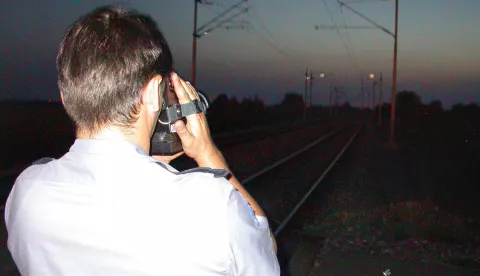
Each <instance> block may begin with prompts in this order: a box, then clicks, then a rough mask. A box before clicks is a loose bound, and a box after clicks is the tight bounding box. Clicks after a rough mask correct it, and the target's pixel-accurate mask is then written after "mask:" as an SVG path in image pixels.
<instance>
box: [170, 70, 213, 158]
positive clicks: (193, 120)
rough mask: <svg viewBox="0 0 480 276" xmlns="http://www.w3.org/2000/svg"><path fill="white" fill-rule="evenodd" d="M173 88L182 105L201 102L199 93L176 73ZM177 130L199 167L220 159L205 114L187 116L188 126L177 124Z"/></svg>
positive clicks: (182, 123)
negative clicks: (193, 101) (196, 101)
mask: <svg viewBox="0 0 480 276" xmlns="http://www.w3.org/2000/svg"><path fill="white" fill-rule="evenodd" d="M171 78H172V84H173V88H174V89H175V92H176V94H177V97H178V102H179V103H180V104H186V103H189V102H190V101H192V100H195V99H197V100H200V97H199V96H198V93H197V91H195V88H193V86H192V85H191V84H190V83H189V82H186V81H184V80H182V79H181V78H180V77H179V76H178V75H177V74H176V73H172V76H171ZM175 130H176V131H177V134H178V136H179V137H180V140H182V146H183V150H184V151H185V154H186V155H188V156H189V157H190V158H192V159H194V160H195V161H196V162H197V164H199V166H202V164H206V163H208V162H206V161H208V160H209V159H210V158H212V157H213V158H218V157H219V156H221V154H220V152H219V151H218V149H217V148H216V146H215V145H214V144H213V141H212V138H211V136H210V129H209V128H208V124H207V118H206V117H205V114H203V113H198V114H192V115H189V116H187V124H186V125H185V123H184V122H183V121H182V120H178V121H176V122H175Z"/></svg>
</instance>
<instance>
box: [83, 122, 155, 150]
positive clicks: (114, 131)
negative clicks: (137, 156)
mask: <svg viewBox="0 0 480 276" xmlns="http://www.w3.org/2000/svg"><path fill="white" fill-rule="evenodd" d="M143 136H145V135H143ZM77 139H94V140H112V141H128V142H131V143H134V144H136V145H139V146H140V147H142V148H143V149H144V150H145V152H149V151H150V140H148V138H145V137H142V135H141V134H140V133H138V131H137V130H136V129H134V128H132V129H130V130H129V131H128V132H127V131H125V130H122V129H120V128H118V127H108V128H104V129H102V130H101V131H100V132H98V133H95V134H93V135H92V134H91V133H90V132H85V131H81V130H77Z"/></svg>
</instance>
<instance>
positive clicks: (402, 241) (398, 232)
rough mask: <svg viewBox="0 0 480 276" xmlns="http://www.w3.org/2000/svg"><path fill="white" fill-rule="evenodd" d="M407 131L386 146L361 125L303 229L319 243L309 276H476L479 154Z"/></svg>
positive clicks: (383, 137) (382, 134) (384, 135)
mask: <svg viewBox="0 0 480 276" xmlns="http://www.w3.org/2000/svg"><path fill="white" fill-rule="evenodd" d="M400 131H402V130H399V132H400ZM405 133H406V132H405ZM405 133H403V134H399V135H398V137H399V139H398V140H397V147H396V148H395V149H392V148H391V147H389V145H388V138H389V136H388V129H378V128H377V127H373V126H372V125H371V124H367V127H366V129H365V132H364V134H363V135H362V136H361V137H360V138H359V139H358V141H357V142H356V145H355V146H354V148H352V150H351V151H350V153H349V154H348V155H347V156H346V158H344V159H343V160H341V161H340V164H339V166H338V169H336V170H334V171H333V172H332V174H331V175H330V177H329V178H328V179H327V181H326V182H328V183H326V184H325V185H328V186H329V187H328V189H326V190H329V192H328V196H325V198H322V199H319V200H318V202H316V203H314V210H315V211H314V212H313V213H312V215H311V217H310V218H309V219H308V220H307V221H308V222H307V223H305V225H304V227H303V230H302V231H301V234H302V235H304V236H306V237H317V238H318V240H321V243H319V245H317V247H320V248H316V250H314V252H315V253H314V254H315V258H314V261H313V264H310V265H311V267H312V269H311V272H310V275H382V273H383V275H386V276H387V275H402V276H404V275H479V274H480V271H479V269H480V223H479V217H480V212H478V210H480V206H479V205H480V204H479V202H478V201H477V200H475V196H474V191H475V186H476V180H477V181H478V177H479V173H478V172H476V170H475V169H474V168H475V166H476V161H477V160H476V159H475V158H478V156H479V155H478V152H477V154H472V150H473V149H472V148H468V147H465V146H464V145H455V144H454V145H452V144H451V143H450V144H448V143H436V142H435V141H432V140H429V139H424V138H425V137H420V136H418V137H416V138H415V139H412V137H411V136H410V137H407V135H406V134H405ZM452 147H453V148H455V150H453V151H454V152H455V154H452V150H451V149H452ZM462 150H463V152H461V151H462ZM475 156H477V157H475ZM455 164H463V165H462V166H458V165H455ZM447 175H448V177H446V176H447ZM291 275H299V274H295V273H291Z"/></svg>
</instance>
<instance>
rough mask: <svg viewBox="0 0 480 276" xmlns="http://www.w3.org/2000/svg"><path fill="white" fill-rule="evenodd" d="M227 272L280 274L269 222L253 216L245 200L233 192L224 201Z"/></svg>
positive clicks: (247, 274) (247, 275)
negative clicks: (228, 266)
mask: <svg viewBox="0 0 480 276" xmlns="http://www.w3.org/2000/svg"><path fill="white" fill-rule="evenodd" d="M226 215H227V218H226V221H227V231H228V248H229V259H230V271H231V272H232V274H234V275H245V276H250V275H252V276H253V275H272V276H273V275H280V266H279V263H278V259H277V256H276V252H275V248H274V247H275V244H274V240H273V239H271V237H270V229H269V227H268V221H267V219H266V218H265V217H262V216H255V215H254V214H253V212H252V210H251V209H250V207H249V206H248V204H247V202H246V201H245V199H244V198H243V197H242V196H241V195H240V193H238V192H237V191H232V193H231V194H230V197H229V200H228V204H227V214H226Z"/></svg>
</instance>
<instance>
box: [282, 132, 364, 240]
mask: <svg viewBox="0 0 480 276" xmlns="http://www.w3.org/2000/svg"><path fill="white" fill-rule="evenodd" d="M361 129H362V126H360V127H359V128H358V130H357V131H355V133H354V134H353V135H352V137H350V139H349V140H348V142H347V143H346V144H345V146H343V148H342V150H341V151H340V152H339V153H338V154H337V156H336V157H335V159H334V160H333V161H332V162H331V163H330V165H329V166H328V167H327V169H326V170H325V171H324V172H323V173H322V175H321V176H320V178H318V179H317V181H315V183H314V184H313V185H312V187H310V190H308V192H307V193H306V194H305V195H304V196H303V198H302V199H301V200H300V202H298V203H297V205H295V207H294V208H293V210H292V211H291V212H290V213H289V214H288V215H287V217H286V218H285V219H283V221H282V222H281V223H280V225H279V226H278V227H277V228H276V229H275V231H274V232H273V235H274V236H275V237H277V236H278V234H279V233H280V232H281V231H282V230H283V229H284V228H285V226H286V225H287V224H288V222H289V221H290V220H291V219H292V218H293V216H294V215H295V214H296V212H297V211H298V209H300V207H301V206H302V205H303V204H304V203H305V201H306V200H307V198H308V197H309V196H310V194H311V193H312V192H313V191H314V190H315V188H316V187H317V186H318V184H320V183H321V182H322V181H323V179H324V178H325V177H326V176H327V174H328V173H329V172H330V170H331V169H332V168H333V166H335V164H336V163H337V162H338V160H339V159H340V158H341V157H342V155H343V154H344V153H345V151H346V150H347V149H348V148H349V147H350V145H351V144H352V142H353V141H354V140H355V138H356V137H357V136H358V133H360V130H361Z"/></svg>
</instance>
